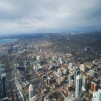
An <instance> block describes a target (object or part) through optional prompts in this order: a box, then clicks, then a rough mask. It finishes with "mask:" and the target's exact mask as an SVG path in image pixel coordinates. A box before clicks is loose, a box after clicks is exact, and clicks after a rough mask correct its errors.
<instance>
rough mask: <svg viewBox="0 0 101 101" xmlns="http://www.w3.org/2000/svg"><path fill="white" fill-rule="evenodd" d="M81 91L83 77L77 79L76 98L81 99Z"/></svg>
mask: <svg viewBox="0 0 101 101" xmlns="http://www.w3.org/2000/svg"><path fill="white" fill-rule="evenodd" d="M81 89H82V77H81V76H80V75H78V76H77V77H76V87H75V97H76V98H79V97H80V94H81Z"/></svg>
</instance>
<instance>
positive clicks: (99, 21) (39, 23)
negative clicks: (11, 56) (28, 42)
mask: <svg viewBox="0 0 101 101" xmlns="http://www.w3.org/2000/svg"><path fill="white" fill-rule="evenodd" d="M95 30H101V0H0V35H2V34H3V35H4V34H18V33H21V34H22V33H53V32H56V33H61V32H68V31H95Z"/></svg>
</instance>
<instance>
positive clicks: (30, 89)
mask: <svg viewBox="0 0 101 101" xmlns="http://www.w3.org/2000/svg"><path fill="white" fill-rule="evenodd" d="M33 97H34V93H33V85H32V84H30V85H29V101H34V100H33V99H34V98H33Z"/></svg>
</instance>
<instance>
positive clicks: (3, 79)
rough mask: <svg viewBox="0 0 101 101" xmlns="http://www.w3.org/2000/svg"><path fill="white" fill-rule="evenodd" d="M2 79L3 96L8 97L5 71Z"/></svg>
mask: <svg viewBox="0 0 101 101" xmlns="http://www.w3.org/2000/svg"><path fill="white" fill-rule="evenodd" d="M1 81H2V90H3V96H4V97H7V95H6V73H3V74H2V75H1Z"/></svg>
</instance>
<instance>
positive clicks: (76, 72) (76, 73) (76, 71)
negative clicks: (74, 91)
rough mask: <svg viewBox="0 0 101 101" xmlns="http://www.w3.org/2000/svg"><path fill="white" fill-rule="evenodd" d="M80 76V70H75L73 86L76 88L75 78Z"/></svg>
mask: <svg viewBox="0 0 101 101" xmlns="http://www.w3.org/2000/svg"><path fill="white" fill-rule="evenodd" d="M78 75H80V70H79V69H76V70H75V73H74V86H75V87H76V77H77V76H78Z"/></svg>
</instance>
